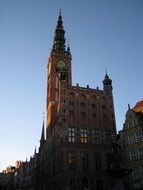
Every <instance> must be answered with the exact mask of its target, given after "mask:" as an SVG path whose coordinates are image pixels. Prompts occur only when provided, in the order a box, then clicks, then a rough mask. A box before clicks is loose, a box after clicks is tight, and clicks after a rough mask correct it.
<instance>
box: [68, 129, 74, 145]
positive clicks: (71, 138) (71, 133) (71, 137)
mask: <svg viewBox="0 0 143 190" xmlns="http://www.w3.org/2000/svg"><path fill="white" fill-rule="evenodd" d="M68 141H69V142H75V128H74V127H69V128H68Z"/></svg>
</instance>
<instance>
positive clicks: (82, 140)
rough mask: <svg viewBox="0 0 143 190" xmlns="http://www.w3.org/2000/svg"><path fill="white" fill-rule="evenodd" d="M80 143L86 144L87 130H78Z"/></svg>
mask: <svg viewBox="0 0 143 190" xmlns="http://www.w3.org/2000/svg"><path fill="white" fill-rule="evenodd" d="M80 136H81V143H87V129H85V128H84V129H83V128H82V129H80Z"/></svg>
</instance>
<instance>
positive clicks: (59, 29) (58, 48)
mask: <svg viewBox="0 0 143 190" xmlns="http://www.w3.org/2000/svg"><path fill="white" fill-rule="evenodd" d="M64 34H65V31H64V27H63V21H62V16H61V11H60V12H59V16H58V21H57V26H56V29H55V35H54V42H53V49H52V52H54V53H61V54H64V53H65V41H66V40H65V36H64Z"/></svg>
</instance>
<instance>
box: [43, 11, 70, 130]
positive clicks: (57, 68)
mask: <svg viewBox="0 0 143 190" xmlns="http://www.w3.org/2000/svg"><path fill="white" fill-rule="evenodd" d="M65 42H66V39H65V31H64V27H63V21H62V16H61V11H60V12H59V16H58V21H57V26H56V29H55V34H54V41H53V47H52V50H51V53H50V56H49V60H48V79H47V107H46V110H47V124H46V125H47V129H52V127H53V126H54V124H55V122H56V118H57V115H58V114H59V112H60V106H59V105H60V102H61V93H62V90H61V89H62V86H63V85H64V87H66V88H67V87H70V86H71V85H72V77H71V60H72V56H71V52H70V48H69V46H68V47H67V48H66V45H65Z"/></svg>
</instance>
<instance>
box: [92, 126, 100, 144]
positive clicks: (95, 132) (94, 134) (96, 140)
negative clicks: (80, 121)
mask: <svg viewBox="0 0 143 190" xmlns="http://www.w3.org/2000/svg"><path fill="white" fill-rule="evenodd" d="M92 137H93V143H94V144H98V143H99V129H93V131H92Z"/></svg>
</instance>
